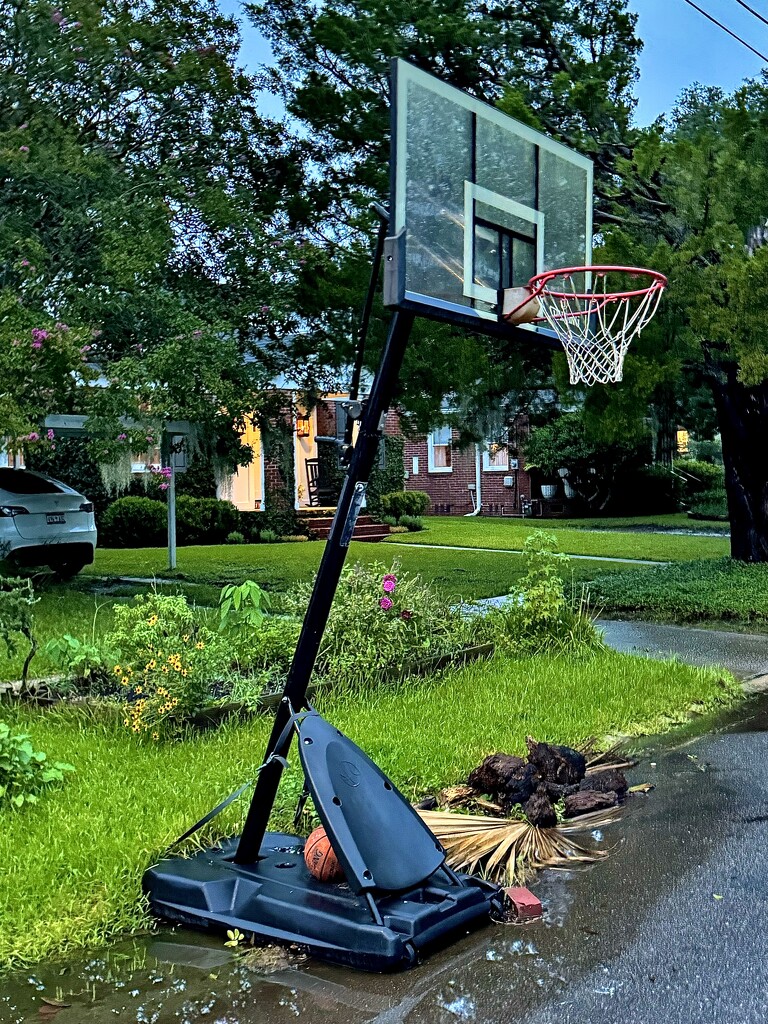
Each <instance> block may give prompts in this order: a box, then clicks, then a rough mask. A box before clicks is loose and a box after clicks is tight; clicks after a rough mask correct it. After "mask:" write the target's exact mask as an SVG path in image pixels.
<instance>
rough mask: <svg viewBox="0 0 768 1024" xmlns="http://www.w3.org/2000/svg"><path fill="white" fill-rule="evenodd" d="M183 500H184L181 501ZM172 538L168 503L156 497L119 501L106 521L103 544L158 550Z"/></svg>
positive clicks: (100, 537)
mask: <svg viewBox="0 0 768 1024" xmlns="http://www.w3.org/2000/svg"><path fill="white" fill-rule="evenodd" d="M179 500H180V501H181V499H179ZM167 538H168V513H167V509H166V506H165V504H164V502H162V501H156V500H154V499H153V498H136V497H128V498H118V499H117V501H113V502H112V504H111V505H110V506H109V508H108V509H107V510H106V512H105V513H104V516H103V518H102V532H101V534H100V536H99V539H100V541H101V542H102V544H104V546H105V547H110V548H157V547H162V546H163V545H164V544H165V543H166V541H167Z"/></svg>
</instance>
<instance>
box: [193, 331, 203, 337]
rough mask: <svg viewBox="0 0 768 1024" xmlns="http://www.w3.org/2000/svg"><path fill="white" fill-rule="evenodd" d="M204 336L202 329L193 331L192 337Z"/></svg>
mask: <svg viewBox="0 0 768 1024" xmlns="http://www.w3.org/2000/svg"><path fill="white" fill-rule="evenodd" d="M202 336H203V332H202V331H192V337H193V338H202Z"/></svg>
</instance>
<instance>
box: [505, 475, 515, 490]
mask: <svg viewBox="0 0 768 1024" xmlns="http://www.w3.org/2000/svg"><path fill="white" fill-rule="evenodd" d="M504 486H505V487H514V486H515V478H514V477H513V476H505V477H504Z"/></svg>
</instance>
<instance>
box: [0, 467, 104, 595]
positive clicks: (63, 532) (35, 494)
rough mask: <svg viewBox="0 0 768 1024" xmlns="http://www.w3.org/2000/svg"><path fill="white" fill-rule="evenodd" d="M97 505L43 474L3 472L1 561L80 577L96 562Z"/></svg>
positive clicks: (0, 470) (0, 489) (0, 471)
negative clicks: (95, 506) (94, 506)
mask: <svg viewBox="0 0 768 1024" xmlns="http://www.w3.org/2000/svg"><path fill="white" fill-rule="evenodd" d="M95 548H96V521H95V519H94V515H93V504H92V503H91V502H90V501H88V499H87V498H85V497H84V496H83V495H82V494H79V493H78V492H77V491H75V490H73V488H71V487H68V486H67V485H66V484H63V483H61V482H60V481H59V480H54V479H52V478H51V477H49V476H44V475H43V474H42V473H35V472H33V471H31V470H28V469H6V468H4V467H0V559H5V560H6V561H8V562H10V563H11V564H14V565H27V566H31V565H48V566H50V568H51V569H53V570H54V572H56V573H57V575H59V576H61V577H63V578H67V577H70V576H74V575H76V574H77V573H78V572H80V570H81V569H82V568H83V566H85V565H89V564H90V563H91V562H92V561H93V553H94V550H95Z"/></svg>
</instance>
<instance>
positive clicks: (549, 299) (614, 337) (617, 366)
mask: <svg viewBox="0 0 768 1024" xmlns="http://www.w3.org/2000/svg"><path fill="white" fill-rule="evenodd" d="M578 276H579V278H580V279H581V280H582V281H583V280H584V278H585V277H591V278H592V288H591V294H589V295H588V294H586V292H587V291H588V290H589V286H588V284H587V285H585V284H583V283H580V286H577V282H576V280H575V278H574V276H573V275H570V274H563V275H558V276H555V277H552V278H550V279H549V280H548V281H547V282H546V284H545V285H544V287H543V289H542V291H541V292H540V293H539V294H538V300H539V303H540V307H541V308H540V312H539V316H540V317H543V318H544V319H545V320H546V321H547V323H548V324H549V326H550V327H551V328H552V330H553V331H554V332H555V334H556V335H557V336H558V338H559V339H560V341H561V342H562V345H563V348H564V349H565V355H566V357H567V359H568V368H569V370H570V377H571V384H586V385H588V386H589V387H591V386H592V385H593V384H615V383H618V381H620V380H621V379H622V374H623V369H624V356H625V355H626V354H627V349H628V348H629V345H630V342H632V340H633V339H634V338H636V337H637V336H638V334H639V333H640V332H641V331H642V329H643V328H644V327H645V325H646V324H647V323H648V321H649V320H650V319H651V318H652V317H653V315H654V313H655V312H656V310H657V308H658V305H659V302H660V300H661V296H662V293H663V291H664V284H665V283H666V282H664V281H663V279H662V280H656V279H655V278H652V279H651V284H650V285H649V286H648V287H647V289H646V290H643V286H644V285H645V284H646V282H645V281H642V282H639V283H638V285H637V286H636V287H637V290H635V288H634V287H632V288H631V289H630V290H628V291H626V292H616V291H610V290H609V288H608V276H609V273H606V272H600V271H595V272H592V273H590V274H589V275H585V274H584V273H583V272H582V273H580V274H579V275H578ZM649 276H650V275H649Z"/></svg>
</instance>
